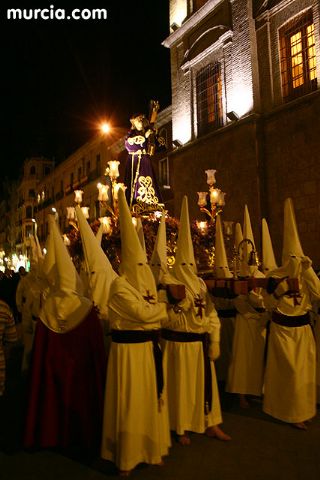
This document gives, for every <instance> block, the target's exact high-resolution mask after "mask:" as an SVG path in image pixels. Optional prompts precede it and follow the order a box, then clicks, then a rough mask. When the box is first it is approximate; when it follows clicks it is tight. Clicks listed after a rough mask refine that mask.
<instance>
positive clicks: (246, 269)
mask: <svg viewBox="0 0 320 480" xmlns="http://www.w3.org/2000/svg"><path fill="white" fill-rule="evenodd" d="M243 238H247V239H248V240H251V242H252V244H253V248H254V250H256V246H255V241H254V237H253V232H252V227H251V220H250V214H249V210H248V206H247V205H245V206H244V218H243ZM251 252H252V246H251V245H250V244H248V243H243V246H242V248H241V249H240V264H239V275H240V276H241V277H247V276H253V275H254V274H255V272H256V271H257V270H258V266H257V265H249V264H248V263H249V259H250V254H251Z"/></svg>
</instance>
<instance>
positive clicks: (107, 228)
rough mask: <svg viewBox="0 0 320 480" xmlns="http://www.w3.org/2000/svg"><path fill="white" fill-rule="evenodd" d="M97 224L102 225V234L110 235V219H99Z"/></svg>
mask: <svg viewBox="0 0 320 480" xmlns="http://www.w3.org/2000/svg"><path fill="white" fill-rule="evenodd" d="M99 222H100V223H101V224H102V228H103V233H106V234H109V233H111V231H112V228H111V217H100V218H99Z"/></svg>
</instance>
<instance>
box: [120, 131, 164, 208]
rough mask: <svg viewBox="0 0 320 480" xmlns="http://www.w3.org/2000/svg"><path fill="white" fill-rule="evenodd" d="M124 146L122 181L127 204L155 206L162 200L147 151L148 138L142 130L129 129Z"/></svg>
mask: <svg viewBox="0 0 320 480" xmlns="http://www.w3.org/2000/svg"><path fill="white" fill-rule="evenodd" d="M125 147H126V149H127V152H128V159H127V164H126V170H125V179H124V183H125V185H126V186H127V189H126V198H127V202H128V204H129V206H130V207H131V206H132V205H135V204H136V203H137V204H139V205H143V206H155V207H156V206H157V204H158V203H161V202H162V199H161V194H160V190H159V187H158V185H157V181H156V177H155V174H154V172H153V168H152V164H151V160H150V155H149V154H148V153H147V149H148V140H147V138H146V137H145V136H144V133H143V132H140V131H138V130H134V129H132V130H130V132H129V134H128V136H127V138H126V141H125Z"/></svg>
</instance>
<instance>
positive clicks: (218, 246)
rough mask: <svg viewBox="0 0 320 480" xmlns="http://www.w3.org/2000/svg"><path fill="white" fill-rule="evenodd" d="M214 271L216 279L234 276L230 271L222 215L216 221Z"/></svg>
mask: <svg viewBox="0 0 320 480" xmlns="http://www.w3.org/2000/svg"><path fill="white" fill-rule="evenodd" d="M214 271H215V276H216V278H232V276H233V275H232V273H231V272H230V270H229V265H228V260H227V254H226V249H225V244H224V238H223V231H222V224H221V217H220V215H218V216H217V220H216V236H215V263H214Z"/></svg>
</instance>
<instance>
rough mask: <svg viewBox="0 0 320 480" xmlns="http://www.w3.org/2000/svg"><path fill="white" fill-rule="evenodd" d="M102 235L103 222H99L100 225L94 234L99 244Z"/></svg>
mask: <svg viewBox="0 0 320 480" xmlns="http://www.w3.org/2000/svg"><path fill="white" fill-rule="evenodd" d="M102 235H103V223H100V226H99V228H98V231H97V234H96V239H97V242H98V243H99V245H101V242H102Z"/></svg>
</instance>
